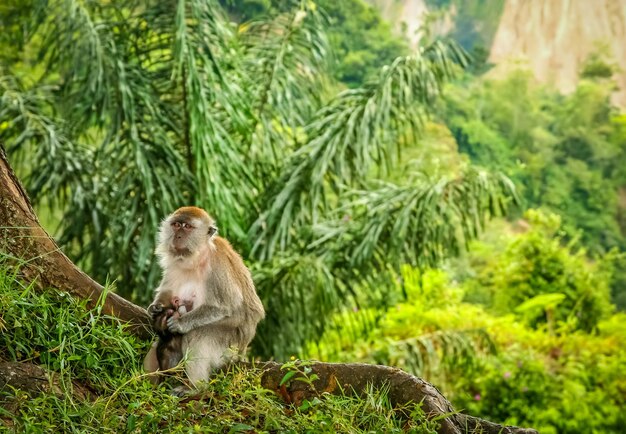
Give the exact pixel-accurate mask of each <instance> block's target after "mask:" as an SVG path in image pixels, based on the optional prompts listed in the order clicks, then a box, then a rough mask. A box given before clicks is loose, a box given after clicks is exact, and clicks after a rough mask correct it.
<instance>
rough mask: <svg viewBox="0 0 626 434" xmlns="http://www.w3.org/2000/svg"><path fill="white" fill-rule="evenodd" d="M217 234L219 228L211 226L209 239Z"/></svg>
mask: <svg viewBox="0 0 626 434" xmlns="http://www.w3.org/2000/svg"><path fill="white" fill-rule="evenodd" d="M216 233H217V226H215V225H211V226H209V238H210V237H212V236H213V235H215V234H216Z"/></svg>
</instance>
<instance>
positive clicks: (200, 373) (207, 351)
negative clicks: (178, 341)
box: [183, 329, 229, 387]
mask: <svg viewBox="0 0 626 434" xmlns="http://www.w3.org/2000/svg"><path fill="white" fill-rule="evenodd" d="M183 338H184V340H183V349H185V350H186V351H187V363H186V365H185V372H186V373H187V377H188V378H189V381H191V383H192V384H193V385H194V386H195V387H197V386H198V383H199V382H201V381H207V380H208V379H209V375H211V372H212V371H213V370H215V369H217V368H219V367H221V366H223V365H224V364H226V362H227V361H228V360H227V358H225V357H224V356H225V355H226V354H228V350H229V348H228V345H227V344H226V343H225V342H224V340H223V339H221V338H220V337H219V336H216V335H215V333H214V332H212V331H211V330H204V329H201V330H198V329H196V330H192V331H191V332H189V333H187V334H186V335H184V336H183Z"/></svg>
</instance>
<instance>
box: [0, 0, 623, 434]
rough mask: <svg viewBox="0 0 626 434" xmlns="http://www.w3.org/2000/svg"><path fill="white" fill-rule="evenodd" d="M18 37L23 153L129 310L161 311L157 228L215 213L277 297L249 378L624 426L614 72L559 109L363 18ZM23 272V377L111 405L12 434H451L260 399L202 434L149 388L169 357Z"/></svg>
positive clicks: (16, 331)
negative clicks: (44, 373)
mask: <svg viewBox="0 0 626 434" xmlns="http://www.w3.org/2000/svg"><path fill="white" fill-rule="evenodd" d="M485 7H486V6H485ZM0 23H2V26H3V28H4V29H6V30H7V31H4V32H2V33H0V141H1V142H2V143H3V144H4V146H5V147H6V149H7V150H8V154H9V157H10V158H11V163H12V164H13V167H14V168H15V169H16V171H17V174H18V176H19V177H20V179H21V180H22V182H23V183H24V184H25V186H26V188H27V190H28V192H29V195H30V197H31V198H32V200H33V202H34V205H35V207H36V210H37V212H38V215H39V216H40V218H41V219H42V222H43V224H44V226H46V228H47V229H48V231H49V232H50V233H51V234H53V235H54V236H55V237H56V239H57V240H58V242H59V244H60V245H61V246H62V248H63V250H64V251H65V252H67V254H68V256H70V257H71V259H72V260H73V261H75V262H76V263H77V264H78V265H79V266H80V267H81V268H82V269H83V270H85V271H86V272H87V273H89V274H90V275H91V276H93V277H94V278H95V279H96V280H98V281H100V282H102V283H105V282H110V285H111V286H110V288H111V290H113V291H116V292H117V293H119V294H120V295H122V296H124V297H126V298H128V299H130V300H132V301H134V302H136V303H138V304H141V305H144V306H145V305H147V304H148V303H149V300H150V299H151V296H152V289H153V288H154V287H155V285H156V284H157V282H158V279H159V272H160V271H159V268H158V265H157V264H156V262H155V258H154V241H155V235H156V228H157V226H158V224H159V222H160V221H161V219H162V218H163V217H164V216H165V215H167V214H168V213H169V212H171V211H172V210H173V209H175V208H177V207H178V206H181V205H184V204H196V205H198V206H202V207H204V208H206V209H207V210H208V211H209V212H210V213H211V214H213V215H214V216H215V217H216V219H217V222H218V226H219V228H220V232H221V233H222V234H223V235H224V236H226V237H227V238H228V239H229V240H231V242H232V243H233V245H234V246H235V247H236V248H237V249H238V250H239V251H240V252H241V253H242V256H243V257H244V259H245V260H246V262H247V264H248V265H249V266H250V268H251V269H252V271H253V275H254V280H255V283H256V285H257V290H258V292H259V295H260V296H261V298H262V300H263V303H264V305H265V308H266V310H267V318H266V319H265V320H264V321H263V322H262V323H261V325H260V328H259V330H258V333H257V338H256V339H255V341H254V343H253V348H252V349H251V355H252V356H255V357H258V358H261V359H269V358H273V359H276V360H279V361H288V360H290V359H291V358H300V359H305V360H306V359H311V358H315V359H319V360H324V361H355V362H356V361H363V362H371V363H381V364H387V365H391V366H397V367H400V368H403V369H405V370H407V371H409V372H411V373H414V374H416V375H419V376H422V377H424V378H425V379H426V380H428V381H430V382H432V383H434V384H436V385H437V386H438V387H439V388H440V389H441V390H442V392H443V393H444V394H445V395H446V396H447V397H448V398H449V399H451V400H452V402H453V404H455V406H456V408H459V409H463V410H466V411H468V412H470V413H471V414H475V415H478V416H481V417H484V418H487V419H491V420H494V421H498V422H504V423H507V424H515V425H520V426H532V427H534V428H536V429H538V430H539V431H540V432H541V433H581V432H590V433H592V432H593V433H618V432H621V430H622V429H623V428H622V427H623V426H625V425H626V414H625V413H624V412H623V408H624V406H625V405H626V375H624V372H626V313H624V311H623V309H624V308H626V272H624V265H625V264H626V262H625V257H624V251H625V250H626V238H625V236H624V234H625V233H626V232H625V231H626V213H625V210H626V170H625V168H626V114H624V112H623V110H621V109H619V108H617V107H614V106H612V105H611V103H610V92H611V90H612V88H613V86H614V83H613V82H612V81H611V74H612V68H614V67H613V65H612V63H611V59H610V58H607V57H606V56H605V55H604V54H603V53H597V54H595V55H593V56H590V58H589V59H588V60H587V62H586V63H585V65H584V68H582V69H581V73H580V74H581V81H580V83H579V85H578V87H577V88H576V90H575V91H574V92H572V93H571V94H568V95H563V94H560V93H558V92H557V91H555V90H554V89H551V88H550V87H549V86H545V85H540V84H538V83H537V82H536V81H535V80H534V78H533V77H532V75H531V74H530V73H529V72H528V71H526V70H525V68H524V65H520V66H519V68H518V69H515V70H511V71H510V72H508V73H507V74H499V75H496V74H492V73H491V72H492V71H491V65H489V64H487V63H486V62H485V59H486V57H485V56H481V54H480V53H482V52H484V49H485V47H481V46H480V42H481V41H480V38H477V37H475V36H474V37H471V38H470V37H469V36H468V37H466V38H465V39H464V40H463V41H462V42H463V46H464V47H465V48H467V50H464V49H463V48H462V46H461V45H459V44H458V43H456V42H455V41H454V39H436V38H433V37H432V36H431V35H428V34H427V32H426V33H425V35H424V39H423V41H422V44H421V46H420V47H419V48H418V49H410V48H409V46H408V44H407V43H405V42H404V41H403V40H402V39H401V38H400V37H398V36H395V35H394V34H393V33H392V31H391V27H390V26H389V24H387V23H385V22H384V21H383V20H382V19H381V18H380V16H379V14H378V13H377V11H376V10H374V9H373V8H371V7H369V6H367V5H366V4H365V3H364V2H363V1H361V0H342V1H329V0H318V1H279V0H222V1H219V2H218V1H215V0H173V1H124V2H121V1H117V0H111V1H108V2H92V1H77V0H52V1H41V0H27V1H17V0H8V1H5V2H3V4H2V5H0ZM458 32H459V30H458V29H457V31H456V33H453V36H454V37H456V38H457V39H463V38H462V37H461V36H459V34H458ZM468 41H469V42H468ZM468 44H469V45H471V44H474V45H473V46H469V45H468ZM468 52H469V53H471V54H473V55H474V56H473V57H471V56H469V55H468V54H467V53H468ZM472 61H473V63H472ZM0 255H2V252H0ZM0 259H1V257H0ZM24 259H28V258H24ZM5 268H6V267H2V265H1V262H0V271H1V272H0V300H1V301H2V307H3V308H2V312H1V313H0V330H2V333H0V340H2V345H0V360H11V361H21V360H29V361H32V360H35V361H37V362H39V363H41V364H42V365H44V366H46V367H49V368H50V369H52V370H54V371H57V372H59V373H60V374H59V375H60V376H61V378H62V379H63V381H64V382H65V384H66V385H67V387H70V388H71V384H72V382H73V381H77V380H80V381H84V382H87V384H89V386H90V387H93V388H96V389H99V390H101V391H105V399H103V400H98V401H96V402H95V403H85V402H79V401H77V400H76V399H75V398H72V397H71V396H69V395H68V396H67V397H66V398H65V399H63V398H60V397H59V396H57V395H54V394H50V395H43V396H41V397H40V398H38V399H37V400H36V401H34V402H28V401H27V400H26V398H25V396H23V395H22V394H20V393H19V392H10V391H2V393H3V394H5V395H7V396H8V398H7V399H8V400H9V401H7V402H9V403H10V404H7V405H3V406H2V408H0V424H4V425H0V426H4V427H7V428H8V429H12V430H15V431H32V432H39V431H46V430H51V429H53V427H54V426H55V424H60V425H61V426H62V427H63V430H64V431H76V432H79V431H84V430H87V431H88V430H97V429H98V428H100V429H102V430H105V431H107V430H108V431H113V432H120V430H122V431H123V430H127V431H130V432H134V431H135V430H139V431H141V430H155V429H159V430H164V429H166V430H167V429H169V430H171V431H173V432H183V431H184V432H190V431H191V430H193V429H196V430H198V431H202V430H204V431H205V432H267V431H269V432H278V431H280V432H305V431H307V430H308V432H396V431H397V432H401V431H403V430H404V431H410V432H417V433H421V432H424V433H426V432H433V430H434V429H435V428H434V426H435V423H434V422H426V421H424V418H423V415H422V414H420V412H419V409H412V410H411V411H412V412H413V413H412V419H411V420H410V421H409V422H403V423H400V422H398V421H397V420H396V419H394V416H393V410H392V409H391V407H390V405H389V403H388V401H387V400H386V398H385V391H384V390H382V391H381V390H378V391H376V390H372V392H371V394H370V395H369V398H368V399H363V400H356V399H354V398H340V397H337V398H332V399H330V398H329V399H328V400H324V401H320V402H308V403H307V406H306V408H300V409H295V410H293V413H285V411H283V408H282V407H281V405H280V404H279V403H278V402H277V400H276V399H275V397H273V396H270V393H269V392H268V391H265V390H263V389H262V388H261V387H260V386H259V385H258V381H257V380H256V379H255V378H251V377H250V376H247V375H245V374H243V373H237V372H234V373H232V372H231V373H229V374H224V375H220V376H218V377H216V379H215V380H214V381H213V382H212V383H211V385H209V389H208V390H207V391H206V394H207V396H208V397H209V399H208V400H207V401H191V402H186V403H185V404H186V405H184V406H181V405H180V404H179V402H178V400H177V398H174V397H171V396H170V395H168V394H167V392H166V391H165V390H161V389H159V390H158V391H155V390H153V389H151V388H150V386H148V385H147V384H146V383H145V382H143V381H141V371H140V360H141V356H142V354H143V352H145V350H146V348H147V347H146V343H142V342H137V341H136V340H134V339H133V338H131V337H130V336H128V335H126V334H125V333H124V332H123V330H120V328H119V327H114V326H110V325H108V324H107V325H102V324H96V322H95V320H94V318H98V315H97V314H94V313H93V312H92V313H90V312H87V311H85V308H84V306H81V304H80V302H77V301H76V300H72V299H71V298H70V297H63V296H57V295H52V294H46V295H37V294H34V293H33V292H32V291H31V290H30V287H28V286H26V285H24V283H23V282H21V281H20V279H19V278H18V277H17V276H16V275H14V274H13V273H11V272H9V271H8V268H7V269H5ZM51 348H52V349H51ZM290 411H292V410H290ZM204 412H206V413H208V414H214V415H215V416H214V417H213V418H207V417H206V416H205V417H203V418H199V417H198V416H197V415H198V414H204ZM163 414H168V415H170V416H168V417H165V418H164V417H163V416H162V415H163ZM57 426H58V425H57ZM411 430H413V431H411ZM142 432H143V431H142Z"/></svg>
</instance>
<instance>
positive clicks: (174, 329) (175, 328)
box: [167, 315, 189, 334]
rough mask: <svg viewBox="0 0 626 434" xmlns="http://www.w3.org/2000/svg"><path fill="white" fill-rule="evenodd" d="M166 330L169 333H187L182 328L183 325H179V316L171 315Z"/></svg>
mask: <svg viewBox="0 0 626 434" xmlns="http://www.w3.org/2000/svg"><path fill="white" fill-rule="evenodd" d="M167 329H168V330H169V331H170V333H180V334H183V333H187V332H188V331H189V330H187V329H186V328H185V327H183V324H181V322H180V315H173V316H171V317H169V318H168V319H167Z"/></svg>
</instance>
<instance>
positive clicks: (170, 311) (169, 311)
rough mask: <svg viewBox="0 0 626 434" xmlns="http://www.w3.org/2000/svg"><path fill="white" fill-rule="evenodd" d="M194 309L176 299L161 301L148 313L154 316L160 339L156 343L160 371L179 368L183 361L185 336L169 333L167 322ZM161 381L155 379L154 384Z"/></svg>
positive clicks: (151, 307) (155, 328)
mask: <svg viewBox="0 0 626 434" xmlns="http://www.w3.org/2000/svg"><path fill="white" fill-rule="evenodd" d="M165 303H167V304H168V305H165ZM192 307H193V304H192V303H189V302H188V303H182V302H180V301H179V300H178V299H176V298H175V299H173V300H171V302H170V301H168V300H163V301H161V300H159V301H158V302H157V303H154V304H152V305H151V306H150V308H149V310H148V312H149V313H150V315H151V316H152V328H153V330H154V331H155V332H156V334H157V335H158V337H159V339H158V341H157V343H156V357H157V362H158V365H159V370H160V371H166V370H168V369H172V368H174V367H176V366H178V364H179V363H180V361H181V360H182V359H183V335H182V334H180V333H174V332H171V331H169V330H168V327H167V321H168V319H169V318H170V317H175V318H180V317H181V316H182V315H184V314H186V313H187V312H189V311H190V310H191V309H192ZM159 381H160V380H159V377H154V382H156V383H158V382H159Z"/></svg>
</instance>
